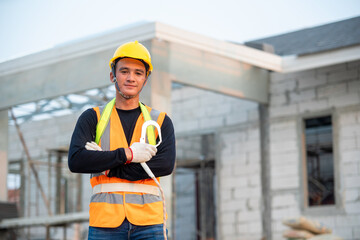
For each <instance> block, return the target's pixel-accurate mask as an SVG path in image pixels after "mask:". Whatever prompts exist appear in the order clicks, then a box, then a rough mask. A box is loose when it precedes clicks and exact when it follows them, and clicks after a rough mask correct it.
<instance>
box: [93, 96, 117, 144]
mask: <svg viewBox="0 0 360 240" xmlns="http://www.w3.org/2000/svg"><path fill="white" fill-rule="evenodd" d="M114 105H115V98H114V99H113V100H111V101H110V102H108V103H107V104H106V106H105V108H104V110H103V112H102V113H101V116H100V120H99V122H98V124H97V125H96V136H95V142H96V144H99V142H100V138H101V136H102V135H103V133H104V131H105V128H106V126H107V125H108V123H109V119H110V114H111V111H112V109H113V107H114Z"/></svg>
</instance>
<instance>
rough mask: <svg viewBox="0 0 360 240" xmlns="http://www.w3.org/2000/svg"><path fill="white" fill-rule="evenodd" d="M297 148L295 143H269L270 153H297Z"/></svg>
mask: <svg viewBox="0 0 360 240" xmlns="http://www.w3.org/2000/svg"><path fill="white" fill-rule="evenodd" d="M297 149H298V146H297V142H296V141H290V140H289V141H287V140H286V141H285V140H284V141H283V142H271V143H270V153H271V154H276V153H283V152H291V151H297Z"/></svg>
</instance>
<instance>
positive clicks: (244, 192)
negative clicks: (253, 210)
mask: <svg viewBox="0 0 360 240" xmlns="http://www.w3.org/2000/svg"><path fill="white" fill-rule="evenodd" d="M260 196H261V189H260V188H237V189H235V191H234V197H235V199H241V200H244V199H248V198H260Z"/></svg>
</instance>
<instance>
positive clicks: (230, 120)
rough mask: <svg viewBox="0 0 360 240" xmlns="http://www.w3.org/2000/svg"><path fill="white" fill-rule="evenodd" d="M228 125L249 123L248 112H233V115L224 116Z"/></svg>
mask: <svg viewBox="0 0 360 240" xmlns="http://www.w3.org/2000/svg"><path fill="white" fill-rule="evenodd" d="M224 118H225V123H226V125H235V124H239V123H244V122H246V121H248V118H249V116H248V113H247V112H244V111H242V112H233V113H231V114H226V115H225V116H224Z"/></svg>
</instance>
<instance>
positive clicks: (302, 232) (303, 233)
mask: <svg viewBox="0 0 360 240" xmlns="http://www.w3.org/2000/svg"><path fill="white" fill-rule="evenodd" d="M283 224H284V225H286V226H289V227H290V229H288V230H286V231H284V233H283V236H284V237H285V238H287V239H291V240H295V239H309V240H343V238H341V237H338V236H335V235H333V234H331V233H332V230H331V229H330V228H328V227H326V226H324V225H323V224H321V223H319V222H317V221H313V220H309V219H307V218H305V217H302V216H301V217H298V218H291V219H287V220H284V221H283Z"/></svg>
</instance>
